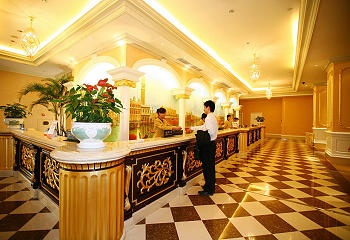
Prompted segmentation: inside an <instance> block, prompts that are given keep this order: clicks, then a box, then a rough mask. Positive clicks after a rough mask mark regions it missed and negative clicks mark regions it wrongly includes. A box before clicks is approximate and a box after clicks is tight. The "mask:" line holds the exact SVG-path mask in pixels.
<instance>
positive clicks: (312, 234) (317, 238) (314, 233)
mask: <svg viewBox="0 0 350 240" xmlns="http://www.w3.org/2000/svg"><path fill="white" fill-rule="evenodd" d="M302 233H303V234H305V235H306V236H307V237H309V238H310V239H312V240H338V239H339V240H340V239H341V238H339V237H337V236H336V235H334V234H333V233H331V232H329V231H327V230H326V229H316V230H307V231H302Z"/></svg>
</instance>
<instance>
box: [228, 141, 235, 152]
mask: <svg viewBox="0 0 350 240" xmlns="http://www.w3.org/2000/svg"><path fill="white" fill-rule="evenodd" d="M227 140H228V141H227V152H232V151H233V150H234V148H235V139H234V138H228V139H227Z"/></svg>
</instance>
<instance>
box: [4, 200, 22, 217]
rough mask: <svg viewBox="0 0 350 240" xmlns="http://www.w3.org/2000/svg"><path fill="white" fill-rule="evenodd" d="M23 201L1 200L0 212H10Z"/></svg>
mask: <svg viewBox="0 0 350 240" xmlns="http://www.w3.org/2000/svg"><path fill="white" fill-rule="evenodd" d="M23 203H25V201H3V202H0V214H6V213H10V212H12V211H13V210H15V209H16V208H18V207H19V206H21V205H22V204H23Z"/></svg>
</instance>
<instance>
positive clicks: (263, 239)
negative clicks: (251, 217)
mask: <svg viewBox="0 0 350 240" xmlns="http://www.w3.org/2000/svg"><path fill="white" fill-rule="evenodd" d="M245 239H246V240H252V239H254V240H277V238H276V237H275V236H274V235H272V234H270V235H260V236H251V237H246V238H245Z"/></svg>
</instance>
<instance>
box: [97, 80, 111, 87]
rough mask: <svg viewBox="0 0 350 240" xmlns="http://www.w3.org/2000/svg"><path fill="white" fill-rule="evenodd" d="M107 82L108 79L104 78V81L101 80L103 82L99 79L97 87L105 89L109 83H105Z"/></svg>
mask: <svg viewBox="0 0 350 240" xmlns="http://www.w3.org/2000/svg"><path fill="white" fill-rule="evenodd" d="M107 81H108V78H105V79H103V80H102V79H101V80H99V81H98V83H97V86H100V87H106V86H107V84H109V83H107ZM109 85H110V84H109Z"/></svg>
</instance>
